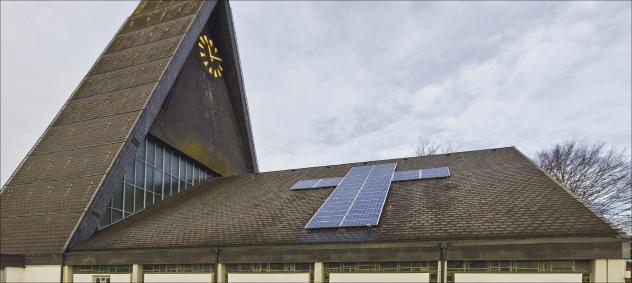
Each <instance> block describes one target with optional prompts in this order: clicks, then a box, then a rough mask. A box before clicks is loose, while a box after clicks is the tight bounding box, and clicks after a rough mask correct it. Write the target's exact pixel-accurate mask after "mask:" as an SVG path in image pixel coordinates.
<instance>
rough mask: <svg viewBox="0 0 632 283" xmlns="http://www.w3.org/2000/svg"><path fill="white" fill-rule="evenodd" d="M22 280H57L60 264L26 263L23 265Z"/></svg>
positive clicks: (59, 277) (59, 278)
mask: <svg viewBox="0 0 632 283" xmlns="http://www.w3.org/2000/svg"><path fill="white" fill-rule="evenodd" d="M22 280H23V282H59V281H61V265H27V266H25V267H24V277H23V278H22Z"/></svg>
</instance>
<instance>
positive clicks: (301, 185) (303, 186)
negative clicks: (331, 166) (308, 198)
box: [290, 179, 320, 190]
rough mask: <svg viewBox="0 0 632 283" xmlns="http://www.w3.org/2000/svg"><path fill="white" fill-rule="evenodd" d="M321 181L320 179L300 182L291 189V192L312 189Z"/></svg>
mask: <svg viewBox="0 0 632 283" xmlns="http://www.w3.org/2000/svg"><path fill="white" fill-rule="evenodd" d="M318 181H320V179H311V180H300V181H298V182H296V184H294V186H292V187H291V188H290V190H303V189H311V188H313V187H314V185H316V184H317V183H318Z"/></svg>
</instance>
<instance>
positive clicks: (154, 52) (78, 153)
mask: <svg viewBox="0 0 632 283" xmlns="http://www.w3.org/2000/svg"><path fill="white" fill-rule="evenodd" d="M216 4H217V5H216ZM216 6H217V7H221V8H222V9H227V10H228V6H227V3H224V2H220V3H217V1H148V0H145V1H142V2H141V3H140V4H139V5H138V7H137V8H136V10H135V11H134V12H133V14H132V15H131V16H130V17H129V18H128V19H127V20H126V22H125V23H124V24H123V26H122V27H121V28H120V30H119V31H118V33H117V34H116V35H115V37H114V38H113V39H112V41H111V42H110V44H109V45H108V47H107V48H106V49H105V50H104V52H103V53H102V54H101V56H100V57H99V59H98V60H97V62H96V63H95V65H94V66H93V67H92V69H91V70H90V71H89V73H88V74H87V75H86V77H85V78H84V79H83V81H82V82H81V83H80V85H79V86H78V87H77V89H76V90H75V92H74V93H73V94H72V96H71V97H70V98H69V100H68V101H67V102H66V104H65V105H64V106H63V108H62V109H61V110H60V112H59V113H58V115H57V116H56V117H55V119H54V120H53V122H52V123H51V124H50V125H49V127H48V128H47V129H46V131H45V132H44V134H43V135H42V136H41V138H40V140H39V141H38V142H37V143H36V145H35V146H34V147H33V149H32V150H31V152H29V154H28V155H27V156H26V158H25V159H24V160H23V162H22V163H21V164H20V166H19V167H18V168H17V169H16V171H15V172H14V173H13V175H12V176H11V178H10V179H9V181H8V182H7V183H6V185H5V186H4V187H3V189H2V191H1V192H0V202H1V205H0V209H1V215H0V216H1V223H0V224H1V225H0V247H1V251H0V252H1V253H2V254H47V253H52V254H55V253H56V254H59V253H62V252H63V251H64V250H65V249H66V247H67V246H69V245H71V244H72V242H76V241H80V240H83V239H86V238H87V237H89V236H90V235H91V234H92V233H93V232H94V231H95V229H96V225H97V224H98V221H99V218H100V214H101V213H102V211H104V208H105V205H106V204H107V202H108V200H109V199H110V198H111V196H112V193H113V190H114V187H115V184H116V183H118V182H120V180H121V178H122V176H123V173H124V170H125V168H126V167H127V165H128V164H129V162H130V161H131V159H132V156H133V154H134V152H135V151H136V147H137V146H138V144H139V141H142V140H143V138H144V136H145V135H146V134H147V132H148V130H149V127H150V126H151V124H152V122H153V121H154V119H155V117H156V116H157V114H158V111H159V110H160V107H161V105H162V104H163V102H164V101H165V99H166V97H167V94H168V92H169V90H170V89H171V87H172V85H173V83H174V81H175V79H176V77H177V75H178V72H179V71H180V69H181V68H182V66H183V64H184V61H185V59H186V58H187V56H188V55H189V53H190V50H191V49H192V47H193V46H194V44H195V41H196V39H197V37H198V36H199V34H200V32H201V31H202V29H203V28H204V26H205V24H206V23H207V21H208V19H209V16H210V15H211V12H212V11H213V9H214V7H216ZM228 21H230V14H229V11H228ZM228 25H232V23H228ZM228 30H230V31H232V26H230V27H229V28H228ZM228 36H232V37H234V34H229V35H228ZM230 41H232V43H233V44H235V43H234V38H232V39H230ZM229 52H231V53H230V54H233V55H234V56H233V57H234V58H232V59H231V60H237V61H238V56H237V53H236V50H229ZM230 71H231V72H236V74H235V75H234V76H233V77H238V78H239V79H240V76H241V74H240V73H239V72H240V70H239V69H238V68H236V69H234V70H230ZM240 92H241V93H238V94H234V96H235V97H237V99H236V101H240V102H241V105H240V107H236V109H238V110H237V113H236V115H237V116H238V117H237V118H238V119H241V120H240V121H239V123H240V127H241V128H242V129H240V131H241V132H242V133H243V134H244V135H249V136H248V137H244V139H249V144H248V146H249V147H250V148H249V149H248V151H249V153H250V155H251V157H252V161H251V163H252V164H251V167H252V168H253V170H254V171H256V166H257V165H256V159H255V157H254V148H253V144H252V136H251V134H250V129H249V127H250V125H249V121H248V116H247V115H248V114H247V106H246V104H245V96H244V94H243V87H242V88H241V90H240ZM235 104H237V103H235ZM242 112H245V113H242Z"/></svg>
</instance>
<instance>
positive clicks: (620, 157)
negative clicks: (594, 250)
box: [535, 141, 632, 234]
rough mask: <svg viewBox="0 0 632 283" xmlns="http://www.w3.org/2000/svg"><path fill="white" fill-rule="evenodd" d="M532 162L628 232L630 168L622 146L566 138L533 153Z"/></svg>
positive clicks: (631, 196) (631, 201) (631, 186)
mask: <svg viewBox="0 0 632 283" xmlns="http://www.w3.org/2000/svg"><path fill="white" fill-rule="evenodd" d="M535 162H536V163H537V164H538V165H539V166H540V167H541V168H542V169H543V170H544V171H546V172H548V173H549V174H551V176H553V177H554V178H555V179H557V181H559V182H560V183H561V184H562V185H564V186H565V187H566V188H568V189H569V190H570V191H571V192H573V193H574V194H575V195H576V196H577V197H579V198H580V199H582V200H584V202H586V203H587V204H588V205H590V206H591V207H592V208H593V210H594V211H596V212H597V213H600V214H602V215H603V216H604V217H605V218H607V219H608V220H610V221H611V222H612V223H614V224H615V225H618V226H619V227H621V228H622V229H624V230H625V231H626V232H627V233H628V234H630V233H631V230H632V216H631V212H632V209H631V207H632V177H631V175H632V170H631V168H632V167H631V166H630V156H629V155H627V154H626V151H625V150H616V149H614V148H610V149H606V148H605V146H604V144H603V143H600V142H597V143H585V142H577V141H567V142H564V143H558V144H555V145H553V146H552V147H551V148H547V149H545V150H542V151H540V152H538V153H537V154H536V158H535Z"/></svg>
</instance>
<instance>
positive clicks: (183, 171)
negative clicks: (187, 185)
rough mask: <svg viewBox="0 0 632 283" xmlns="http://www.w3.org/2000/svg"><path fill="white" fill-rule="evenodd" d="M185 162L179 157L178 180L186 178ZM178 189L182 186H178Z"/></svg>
mask: <svg viewBox="0 0 632 283" xmlns="http://www.w3.org/2000/svg"><path fill="white" fill-rule="evenodd" d="M185 167H186V162H185V161H184V159H183V158H180V171H179V172H180V175H178V179H180V180H184V179H185V178H186V176H185V173H186V169H185ZM180 190H182V188H180Z"/></svg>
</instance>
